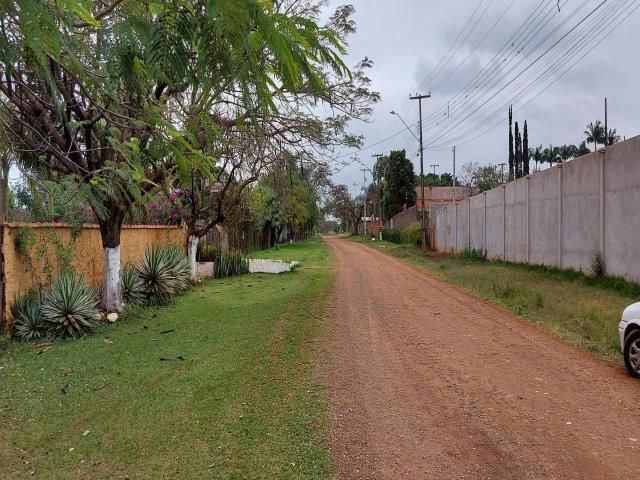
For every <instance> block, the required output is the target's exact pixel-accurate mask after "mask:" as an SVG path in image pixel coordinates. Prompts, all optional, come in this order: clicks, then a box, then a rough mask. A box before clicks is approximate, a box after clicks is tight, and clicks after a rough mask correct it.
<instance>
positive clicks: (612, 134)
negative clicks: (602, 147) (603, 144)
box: [607, 128, 620, 146]
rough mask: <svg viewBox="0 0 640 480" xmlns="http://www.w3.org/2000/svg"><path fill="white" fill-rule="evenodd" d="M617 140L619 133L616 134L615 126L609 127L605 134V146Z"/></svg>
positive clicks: (618, 139)
mask: <svg viewBox="0 0 640 480" xmlns="http://www.w3.org/2000/svg"><path fill="white" fill-rule="evenodd" d="M619 141H620V135H618V131H617V130H616V129H615V128H610V129H609V133H608V134H607V146H611V145H613V144H614V143H618V142H619Z"/></svg>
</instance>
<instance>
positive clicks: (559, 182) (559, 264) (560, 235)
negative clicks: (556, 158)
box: [558, 163, 562, 268]
mask: <svg viewBox="0 0 640 480" xmlns="http://www.w3.org/2000/svg"><path fill="white" fill-rule="evenodd" d="M558 268H562V164H561V163H559V164H558Z"/></svg>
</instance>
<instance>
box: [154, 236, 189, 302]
mask: <svg viewBox="0 0 640 480" xmlns="http://www.w3.org/2000/svg"><path fill="white" fill-rule="evenodd" d="M160 250H161V252H162V254H163V255H164V256H165V258H166V260H167V265H168V266H169V268H170V269H171V271H172V272H173V276H174V278H175V292H174V294H175V293H180V292H182V291H184V290H186V289H187V288H188V287H189V285H191V266H190V265H189V259H188V258H187V257H185V256H184V255H183V254H182V252H180V250H178V247H176V246H174V245H170V246H168V247H164V248H161V249H160Z"/></svg>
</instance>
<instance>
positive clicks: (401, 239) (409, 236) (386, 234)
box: [382, 222, 422, 245]
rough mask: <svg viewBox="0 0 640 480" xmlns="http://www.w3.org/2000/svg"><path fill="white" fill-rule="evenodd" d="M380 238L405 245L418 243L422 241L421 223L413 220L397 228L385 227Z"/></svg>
mask: <svg viewBox="0 0 640 480" xmlns="http://www.w3.org/2000/svg"><path fill="white" fill-rule="evenodd" d="M382 240H384V241H387V242H393V243H402V244H407V245H420V244H421V243H422V224H421V223H420V222H414V223H412V224H411V225H408V226H407V227H404V228H402V229H398V230H396V229H393V228H385V229H383V230H382Z"/></svg>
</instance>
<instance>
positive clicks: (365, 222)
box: [360, 168, 367, 237]
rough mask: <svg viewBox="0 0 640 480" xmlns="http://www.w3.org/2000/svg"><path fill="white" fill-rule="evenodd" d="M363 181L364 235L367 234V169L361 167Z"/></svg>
mask: <svg viewBox="0 0 640 480" xmlns="http://www.w3.org/2000/svg"><path fill="white" fill-rule="evenodd" d="M360 170H361V171H362V177H363V179H364V180H363V181H362V182H363V183H362V191H363V192H364V236H365V237H366V236H367V169H366V168H361V169H360Z"/></svg>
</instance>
